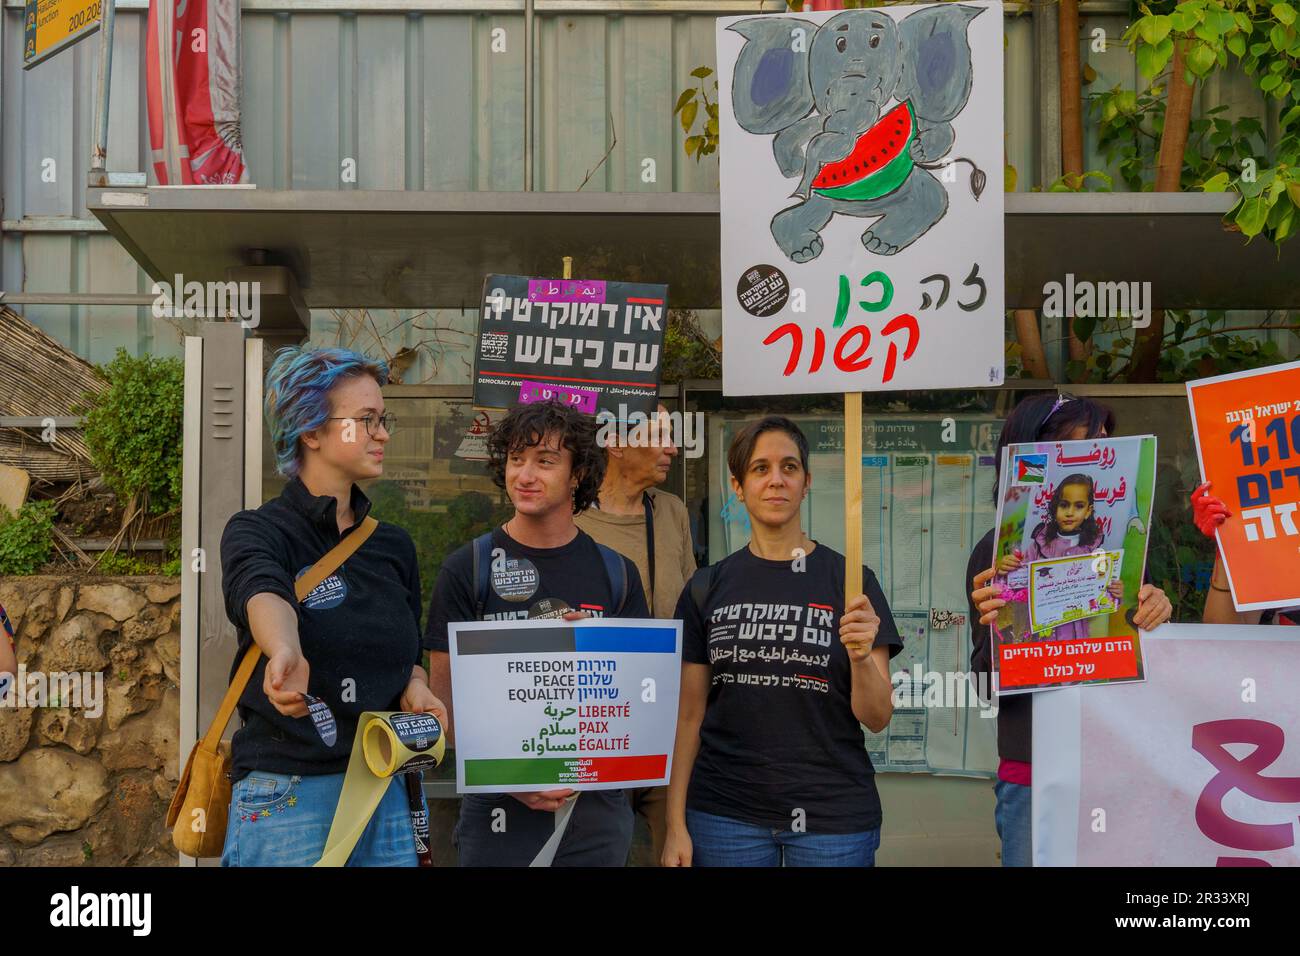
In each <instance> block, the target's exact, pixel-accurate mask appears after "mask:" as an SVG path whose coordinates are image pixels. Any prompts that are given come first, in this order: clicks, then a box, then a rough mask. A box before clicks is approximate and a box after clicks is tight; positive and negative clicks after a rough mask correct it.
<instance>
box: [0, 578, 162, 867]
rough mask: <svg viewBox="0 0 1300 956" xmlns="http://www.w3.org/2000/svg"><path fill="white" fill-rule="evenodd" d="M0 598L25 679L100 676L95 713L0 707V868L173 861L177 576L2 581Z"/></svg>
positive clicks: (59, 707) (50, 704)
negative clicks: (170, 815) (167, 821)
mask: <svg viewBox="0 0 1300 956" xmlns="http://www.w3.org/2000/svg"><path fill="white" fill-rule="evenodd" d="M0 604H3V605H4V606H5V608H6V609H7V610H8V612H9V617H10V619H11V620H12V621H13V623H14V627H15V628H16V630H17V633H18V644H17V652H18V663H19V665H20V668H25V669H26V672H27V674H28V675H32V674H37V673H39V674H45V675H49V674H51V673H55V672H59V673H73V672H75V673H92V674H101V675H102V683H101V684H100V687H101V689H102V697H101V699H100V701H99V707H100V708H101V710H100V713H99V714H98V716H90V715H88V714H87V708H86V707H84V706H79V707H76V708H71V707H67V706H63V705H64V704H65V703H69V702H72V703H81V704H83V705H85V704H89V703H90V701H89V700H88V699H83V700H81V701H80V702H77V701H75V700H72V701H64V700H58V699H51V700H48V701H46V702H45V703H44V705H43V706H36V707H33V706H23V707H18V706H2V707H0V866H77V865H90V866H124V865H131V866H172V865H175V864H176V859H177V858H176V852H175V850H174V849H173V848H172V844H171V834H170V832H169V831H168V830H167V828H166V827H165V825H164V818H165V816H166V812H167V804H168V802H169V801H170V800H171V795H172V790H173V789H174V788H175V785H176V776H177V747H178V742H177V734H178V731H179V728H180V690H179V687H180V613H181V610H180V581H179V579H176V578H162V577H133V578H86V577H43V576H38V577H20V578H6V579H4V580H0ZM38 680H39V678H38ZM28 686H29V687H30V686H31V683H30V680H29V682H28ZM10 701H11V702H12V703H18V698H17V688H15V691H14V692H11V697H10ZM30 703H31V701H30V700H29V701H28V704H30Z"/></svg>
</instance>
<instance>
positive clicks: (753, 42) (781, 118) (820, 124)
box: [729, 3, 987, 262]
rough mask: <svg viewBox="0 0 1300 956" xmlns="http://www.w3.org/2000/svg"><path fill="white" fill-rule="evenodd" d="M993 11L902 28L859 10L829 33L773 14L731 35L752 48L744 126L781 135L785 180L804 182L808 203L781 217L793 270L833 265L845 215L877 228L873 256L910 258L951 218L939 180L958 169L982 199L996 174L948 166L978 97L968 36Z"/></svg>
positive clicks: (740, 77)
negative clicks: (832, 242) (834, 237)
mask: <svg viewBox="0 0 1300 956" xmlns="http://www.w3.org/2000/svg"><path fill="white" fill-rule="evenodd" d="M983 12H984V9H983V8H981V7H972V6H963V5H961V4H955V3H954V4H947V3H945V4H943V5H942V6H941V7H936V8H932V9H927V10H921V11H918V12H916V13H913V14H911V15H910V16H908V17H906V18H905V19H903V20H902V21H895V20H894V19H892V18H891V17H889V16H888V15H886V14H885V13H884V12H883V11H880V10H874V9H858V10H849V11H846V12H844V13H840V14H838V15H836V16H834V17H832V18H830V19H829V20H827V21H826V22H824V23H823V24H822V25H821V26H820V27H818V26H817V25H816V24H814V23H811V22H809V21H807V20H800V19H795V18H791V17H769V16H763V17H752V18H750V19H748V20H742V21H741V22H739V23H735V24H732V25H731V27H729V29H731V30H734V31H736V32H737V33H739V34H740V35H741V36H743V37H744V38H745V41H746V42H745V46H744V47H743V48H742V49H741V52H740V57H739V59H738V60H737V61H736V69H735V72H734V74H733V76H732V83H731V102H732V109H733V111H734V112H735V116H736V121H737V122H738V123H739V124H740V126H741V128H742V129H744V130H746V131H747V132H750V133H753V134H756V135H767V134H773V133H774V134H776V135H775V136H774V138H773V140H772V152H773V153H774V155H775V157H776V162H777V166H778V167H779V168H780V170H781V173H782V175H784V176H785V177H787V178H790V179H793V178H794V177H796V176H797V177H800V179H799V185H798V187H796V189H795V191H794V193H793V194H792V195H791V198H794V199H798V200H799V202H798V203H797V204H795V205H793V206H790V207H788V208H786V209H783V210H781V211H780V212H778V213H777V214H776V215H775V216H774V217H773V218H772V236H773V238H775V239H776V242H777V245H778V246H780V247H781V251H782V252H784V253H785V255H786V256H787V257H789V258H790V259H791V261H793V262H808V261H809V260H812V259H815V258H817V256H819V255H821V252H822V237H821V231H822V230H823V229H824V228H825V227H826V224H827V223H828V222H830V220H831V217H832V216H833V215H835V213H840V214H841V215H845V216H858V217H863V218H874V219H875V222H873V223H872V224H871V226H870V228H868V229H867V230H866V231H865V232H864V233H863V234H862V244H863V246H864V247H865V248H866V249H867V251H868V252H872V253H876V254H878V255H885V256H888V255H894V254H895V253H897V252H899V251H900V250H902V249H906V248H907V247H908V246H910V245H911V244H912V243H914V242H915V241H916V240H917V239H919V238H920V237H921V236H923V235H925V233H926V232H927V231H928V230H929V229H930V227H931V226H933V225H934V224H935V223H936V222H938V221H939V220H940V219H942V218H943V216H944V213H946V212H947V211H948V193H947V192H946V191H945V189H944V187H943V184H942V183H941V182H940V181H939V180H938V179H937V178H935V176H934V175H933V174H932V173H931V172H930V170H932V169H939V168H943V167H946V166H948V165H949V164H950V163H960V162H964V163H967V164H968V165H969V166H970V167H971V174H970V187H971V192H972V193H973V194H974V196H975V198H976V199H979V196H980V193H981V192H982V191H983V189H984V185H985V183H986V181H987V176H986V174H985V173H984V172H983V171H982V170H980V169H979V168H978V167H977V166H976V165H975V163H973V162H971V160H969V159H965V158H957V159H944V157H945V156H947V154H948V153H949V151H950V150H951V149H952V148H953V142H954V139H955V134H954V132H953V127H952V122H951V121H952V119H953V117H955V116H956V115H957V114H958V113H960V112H961V110H962V109H963V107H965V105H966V101H967V100H968V99H969V98H970V90H971V52H970V42H969V40H968V39H967V36H966V31H967V27H968V26H969V25H970V22H971V21H972V20H973V19H974V18H975V17H977V16H979V15H980V14H981V13H983ZM891 102H894V103H896V104H897V105H895V106H894V107H893V108H892V109H889V110H888V111H887V110H886V108H887V107H888V106H889V105H890V103H891ZM939 160H943V161H942V162H940V161H939ZM954 172H955V169H954Z"/></svg>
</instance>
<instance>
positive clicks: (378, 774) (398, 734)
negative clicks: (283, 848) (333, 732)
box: [316, 711, 447, 866]
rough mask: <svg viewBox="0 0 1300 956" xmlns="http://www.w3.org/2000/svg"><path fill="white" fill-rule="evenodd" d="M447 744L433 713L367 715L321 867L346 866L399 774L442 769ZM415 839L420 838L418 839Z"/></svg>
mask: <svg viewBox="0 0 1300 956" xmlns="http://www.w3.org/2000/svg"><path fill="white" fill-rule="evenodd" d="M446 750H447V739H446V737H445V736H444V735H443V732H442V725H441V724H439V723H438V719H437V718H436V717H434V716H433V715H432V714H411V713H404V712H402V711H382V712H380V711H366V712H365V713H363V714H362V715H361V719H360V720H359V721H358V722H357V735H356V736H355V737H354V738H353V739H352V756H351V757H349V758H348V771H347V775H346V776H345V777H344V778H343V792H342V793H341V794H340V795H339V805H338V807H337V808H336V809H335V810H334V822H333V823H332V824H330V832H329V837H328V838H326V840H325V852H324V853H323V854H322V855H321V858H320V861H319V862H318V863H317V864H316V865H317V866H343V865H344V864H346V863H347V861H348V857H349V856H351V855H352V849H353V847H355V846H356V845H357V841H358V840H359V839H361V834H362V833H364V832H365V829H366V826H367V825H368V824H369V823H370V818H371V816H373V815H374V812H375V808H376V807H378V806H379V801H381V800H382V799H383V798H384V791H385V790H387V789H388V786H389V779H390V778H391V777H392V776H393V774H395V773H398V772H399V771H400V772H403V773H406V772H410V771H413V770H423V769H425V768H429V767H436V766H438V765H439V764H440V763H442V758H443V755H444V754H445V753H446ZM412 840H414V836H412Z"/></svg>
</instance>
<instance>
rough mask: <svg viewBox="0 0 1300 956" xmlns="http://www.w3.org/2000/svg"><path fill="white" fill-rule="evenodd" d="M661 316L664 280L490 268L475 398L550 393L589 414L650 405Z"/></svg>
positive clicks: (491, 401) (508, 402)
mask: <svg viewBox="0 0 1300 956" xmlns="http://www.w3.org/2000/svg"><path fill="white" fill-rule="evenodd" d="M667 325H668V286H666V285H652V284H647V283H640V282H605V281H601V280H592V279H530V278H528V277H527V276H502V275H490V276H488V277H487V279H486V281H484V283H483V302H482V309H481V312H480V318H479V339H478V351H477V352H476V354H475V358H474V404H475V405H476V406H479V407H481V408H509V407H511V406H513V405H516V404H520V403H524V404H528V403H531V402H541V401H555V400H558V401H561V402H565V403H567V404H569V405H572V406H573V407H575V408H577V409H579V410H580V411H583V412H586V413H588V414H591V415H594V414H596V413H597V412H601V411H607V412H609V413H611V414H613V415H614V416H616V417H617V418H621V419H622V418H626V417H627V416H628V415H629V414H631V413H632V412H644V413H647V414H650V413H653V412H654V410H655V406H656V405H657V404H658V401H659V383H660V378H661V374H662V358H663V344H664V330H665V329H666V328H667Z"/></svg>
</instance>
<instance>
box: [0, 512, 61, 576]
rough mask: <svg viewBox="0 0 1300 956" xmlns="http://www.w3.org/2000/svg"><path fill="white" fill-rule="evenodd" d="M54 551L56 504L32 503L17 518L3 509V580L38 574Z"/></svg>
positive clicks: (0, 524)
mask: <svg viewBox="0 0 1300 956" xmlns="http://www.w3.org/2000/svg"><path fill="white" fill-rule="evenodd" d="M53 550H54V502H53V501H29V502H27V504H25V505H23V506H22V507H21V508H19V509H18V514H17V515H15V514H14V513H13V512H12V511H10V510H9V509H8V508H5V507H3V506H0V577H2V576H5V575H17V574H35V573H36V572H37V571H39V570H40V569H41V568H42V567H43V566H44V565H45V563H46V562H47V561H49V560H50V554H51V552H52V551H53Z"/></svg>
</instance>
